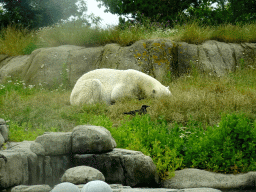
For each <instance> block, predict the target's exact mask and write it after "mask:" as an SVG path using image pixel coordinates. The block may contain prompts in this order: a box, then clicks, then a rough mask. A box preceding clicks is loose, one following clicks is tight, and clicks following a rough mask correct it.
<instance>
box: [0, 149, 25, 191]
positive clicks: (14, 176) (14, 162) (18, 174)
mask: <svg viewBox="0 0 256 192" xmlns="http://www.w3.org/2000/svg"><path fill="white" fill-rule="evenodd" d="M0 154H1V155H4V156H5V157H6V158H7V163H6V162H5V161H4V159H2V158H0V178H1V179H0V190H1V189H5V188H8V187H11V186H16V185H20V184H22V183H23V182H26V181H27V178H28V175H27V170H26V166H25V167H24V162H25V160H26V159H27V158H26V159H24V156H23V155H22V154H21V153H19V152H18V151H13V150H4V151H0Z"/></svg>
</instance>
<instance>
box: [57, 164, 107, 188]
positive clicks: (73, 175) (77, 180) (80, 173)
mask: <svg viewBox="0 0 256 192" xmlns="http://www.w3.org/2000/svg"><path fill="white" fill-rule="evenodd" d="M94 180H102V181H105V177H104V175H103V174H102V173H101V172H100V171H98V170H97V169H94V168H92V167H88V166H77V167H73V168H70V169H68V170H66V171H65V173H64V175H63V176H62V177H61V182H70V183H73V184H76V185H77V184H83V183H88V182H89V181H94Z"/></svg>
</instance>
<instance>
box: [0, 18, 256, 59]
mask: <svg viewBox="0 0 256 192" xmlns="http://www.w3.org/2000/svg"><path fill="white" fill-rule="evenodd" d="M255 31H256V24H255V23H251V24H244V25H241V24H237V25H231V24H225V25H220V26H202V25H200V24H199V22H198V21H196V20H194V21H187V22H186V23H183V24H182V25H181V24H177V25H175V26H174V27H173V28H171V29H170V28H165V29H163V28H161V27H156V26H155V25H153V24H150V23H149V22H148V21H147V22H146V21H145V23H144V24H135V25H127V26H125V27H124V28H122V29H121V28H120V27H117V26H109V27H108V28H107V29H101V28H99V27H94V28H92V27H87V26H84V25H82V24H81V22H80V21H77V22H68V23H64V24H56V25H53V26H49V27H45V28H41V29H39V30H37V31H28V30H27V29H22V28H19V27H17V26H15V25H12V26H8V27H7V28H6V29H3V30H2V31H1V32H0V54H8V55H11V56H15V55H24V54H30V53H31V52H32V51H33V50H35V49H37V48H40V47H53V46H59V45H66V44H69V45H77V46H86V47H88V46H89V47H91V46H101V45H106V44H108V43H118V44H120V45H121V46H128V45H131V44H133V43H135V42H136V41H138V40H142V39H157V38H165V39H170V40H174V41H182V42H187V43H194V44H200V43H202V42H204V41H206V40H217V41H222V42H227V43H241V42H248V43H255V42H256V33H255Z"/></svg>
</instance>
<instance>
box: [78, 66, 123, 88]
mask: <svg viewBox="0 0 256 192" xmlns="http://www.w3.org/2000/svg"><path fill="white" fill-rule="evenodd" d="M124 73H125V70H115V69H104V68H103V69H95V70H93V71H90V72H88V73H85V74H84V75H83V76H82V77H81V78H80V80H81V81H84V80H88V79H98V80H100V82H101V83H102V84H103V85H104V86H105V88H110V89H111V88H112V87H113V86H115V85H116V84H118V83H120V81H121V79H122V77H123V76H124V75H125V74H124Z"/></svg>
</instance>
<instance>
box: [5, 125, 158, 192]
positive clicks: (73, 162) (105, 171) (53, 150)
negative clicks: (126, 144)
mask: <svg viewBox="0 0 256 192" xmlns="http://www.w3.org/2000/svg"><path fill="white" fill-rule="evenodd" d="M100 139H102V141H103V142H100V141H99V140H100ZM94 141H95V142H94ZM73 146H74V147H73ZM6 147H7V149H6V150H2V151H0V155H3V156H4V157H6V159H7V161H4V159H1V158H0V178H1V179H0V189H5V188H8V187H13V186H16V185H21V184H23V185H35V184H48V185H50V186H53V185H55V184H57V183H60V182H61V178H62V181H70V180H72V181H74V179H75V178H76V175H75V174H76V173H77V168H75V169H74V170H76V171H74V170H72V169H71V170H70V168H74V167H77V166H88V167H87V168H86V170H87V172H86V171H85V172H83V178H82V179H83V181H91V180H92V179H93V177H92V175H91V169H93V168H95V169H97V167H99V164H101V165H100V167H99V168H98V169H97V170H98V172H99V173H100V174H102V176H103V177H99V175H98V174H96V176H95V178H97V179H103V178H104V177H105V178H104V179H105V180H106V182H108V183H120V184H123V185H128V186H136V185H142V186H146V184H150V185H151V184H156V183H159V180H158V175H157V172H156V166H155V165H154V163H153V160H152V159H151V158H150V157H148V156H145V155H144V154H142V153H141V152H139V151H130V150H125V149H116V148H115V147H116V142H115V140H114V139H113V137H112V136H111V134H110V132H109V131H108V130H107V129H105V128H104V127H98V126H90V125H83V126H81V125H80V126H77V127H75V128H74V129H73V132H67V133H50V132H48V133H45V134H43V135H41V136H39V137H37V139H36V140H35V141H23V142H10V143H8V144H7V145H6ZM81 153H82V154H81ZM83 155H85V156H83ZM94 156H95V157H94ZM66 170H69V171H68V172H67V173H65V171H66ZM70 172H72V173H73V176H70V174H71V173H70ZM64 173H65V174H64ZM67 175H68V176H67ZM143 175H146V176H145V177H143ZM67 177H68V178H67ZM142 177H143V178H142ZM80 179H81V178H80ZM76 182H77V183H79V181H76Z"/></svg>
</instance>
